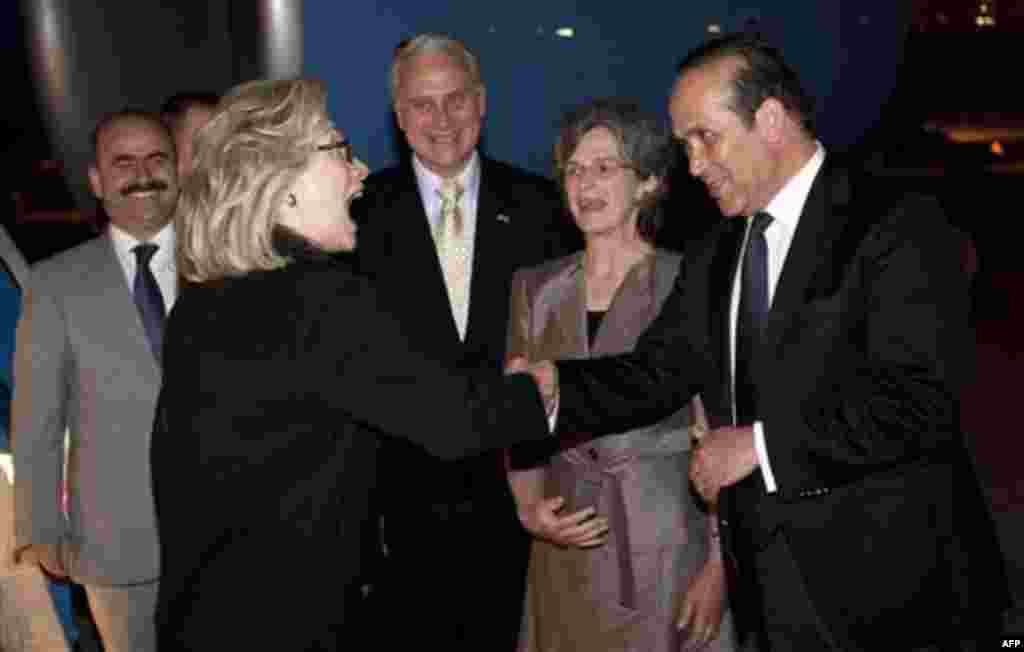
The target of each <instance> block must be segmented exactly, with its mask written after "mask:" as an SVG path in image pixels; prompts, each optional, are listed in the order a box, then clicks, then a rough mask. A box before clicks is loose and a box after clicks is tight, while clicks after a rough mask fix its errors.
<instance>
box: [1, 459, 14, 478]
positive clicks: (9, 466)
mask: <svg viewBox="0 0 1024 652" xmlns="http://www.w3.org/2000/svg"><path fill="white" fill-rule="evenodd" d="M0 475H3V476H4V477H5V478H6V479H7V484H14V462H13V461H12V460H11V454H10V453H0Z"/></svg>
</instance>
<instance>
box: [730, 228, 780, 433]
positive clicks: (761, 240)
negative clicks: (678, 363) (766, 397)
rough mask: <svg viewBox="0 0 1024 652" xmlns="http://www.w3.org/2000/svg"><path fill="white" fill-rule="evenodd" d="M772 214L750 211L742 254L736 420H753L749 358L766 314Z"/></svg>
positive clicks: (746, 422)
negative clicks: (751, 217)
mask: <svg viewBox="0 0 1024 652" xmlns="http://www.w3.org/2000/svg"><path fill="white" fill-rule="evenodd" d="M771 222H772V216H771V215H769V214H768V213H764V212H760V213H757V214H756V215H754V218H753V223H752V224H751V226H750V234H749V235H748V236H747V247H746V250H745V251H744V254H743V277H742V279H741V285H740V305H739V311H738V313H737V315H736V424H737V425H749V424H751V423H753V422H754V421H757V418H758V414H757V408H756V406H757V387H756V386H755V385H754V379H753V374H752V371H751V358H752V357H753V354H754V349H755V348H756V346H757V343H758V342H759V341H760V339H761V331H762V329H763V327H764V319H765V316H766V315H767V314H768V241H767V240H766V239H765V237H764V232H765V229H767V228H768V225H769V224H771Z"/></svg>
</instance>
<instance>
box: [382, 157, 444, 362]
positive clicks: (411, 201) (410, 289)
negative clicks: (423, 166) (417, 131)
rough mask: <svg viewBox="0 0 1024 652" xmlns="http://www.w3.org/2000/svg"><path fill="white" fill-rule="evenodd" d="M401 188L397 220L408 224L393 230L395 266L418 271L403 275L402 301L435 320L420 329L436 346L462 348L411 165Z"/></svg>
mask: <svg viewBox="0 0 1024 652" xmlns="http://www.w3.org/2000/svg"><path fill="white" fill-rule="evenodd" d="M401 183H402V185H401V186H399V187H398V188H396V189H395V191H396V199H395V203H394V205H393V206H394V215H395V218H394V219H400V220H403V221H405V222H406V223H404V224H401V225H398V228H395V229H394V230H393V238H392V244H393V250H392V252H391V253H392V255H393V256H394V258H395V264H397V265H400V266H401V269H403V270H415V271H414V272H413V273H403V274H402V275H401V278H402V286H403V287H402V292H401V296H402V297H405V299H403V300H408V301H412V302H414V303H415V304H416V306H417V308H418V309H420V310H422V311H423V312H424V314H425V315H434V317H431V318H427V319H423V320H422V321H421V322H420V323H419V324H418V325H417V328H418V329H419V328H422V329H423V331H429V332H424V333H423V334H424V335H425V336H426V337H428V338H429V340H428V341H433V342H449V344H450V345H451V346H458V345H459V331H458V328H457V327H456V325H455V317H454V316H453V315H452V309H451V301H450V300H449V299H448V288H447V286H446V285H445V283H444V273H443V272H442V271H441V262H440V260H439V259H438V257H437V246H436V245H435V244H434V236H433V234H432V233H431V232H430V222H429V220H428V219H427V211H426V208H425V207H424V206H423V199H422V198H421V197H420V191H419V187H418V186H417V184H416V174H415V173H414V172H413V169H412V166H411V164H410V165H408V166H407V169H406V170H404V171H403V175H402V180H401Z"/></svg>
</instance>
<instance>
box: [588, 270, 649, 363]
mask: <svg viewBox="0 0 1024 652" xmlns="http://www.w3.org/2000/svg"><path fill="white" fill-rule="evenodd" d="M656 257H657V254H656V253H652V254H651V255H649V256H648V257H647V258H646V259H644V260H643V261H642V262H640V263H638V264H637V265H635V266H634V267H633V269H631V270H629V273H628V274H627V275H626V278H624V279H623V280H622V285H620V286H619V290H618V292H616V293H615V297H614V298H613V299H612V303H611V305H610V306H608V313H607V314H606V315H605V317H604V320H603V321H602V322H601V327H600V328H599V329H598V331H597V337H595V338H594V347H593V350H592V351H591V355H605V354H608V353H613V352H614V353H617V352H619V351H623V350H627V349H632V348H633V346H634V344H635V343H636V340H637V338H639V337H640V334H641V333H642V332H643V330H644V328H645V327H646V325H647V324H649V323H651V321H652V319H653V317H654V315H653V314H652V313H653V312H654V307H655V287H654V285H655V276H656V275H655V273H654V266H655V260H656Z"/></svg>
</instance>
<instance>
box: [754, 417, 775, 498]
mask: <svg viewBox="0 0 1024 652" xmlns="http://www.w3.org/2000/svg"><path fill="white" fill-rule="evenodd" d="M754 448H755V449H756V450H757V461H758V463H759V464H760V465H761V477H762V478H763V479H764V489H765V491H767V492H768V493H770V494H773V493H775V492H776V491H777V489H778V488H777V487H776V486H775V474H774V473H772V464H771V461H769V459H768V447H767V446H766V445H765V442H764V424H763V423H761V422H760V421H755V422H754Z"/></svg>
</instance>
